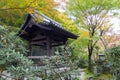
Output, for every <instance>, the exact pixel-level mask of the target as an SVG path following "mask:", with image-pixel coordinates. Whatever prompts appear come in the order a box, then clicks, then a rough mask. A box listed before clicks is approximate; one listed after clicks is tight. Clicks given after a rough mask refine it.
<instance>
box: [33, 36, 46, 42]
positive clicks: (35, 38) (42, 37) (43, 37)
mask: <svg viewBox="0 0 120 80" xmlns="http://www.w3.org/2000/svg"><path fill="white" fill-rule="evenodd" d="M45 38H46V37H45V36H41V35H37V36H36V37H34V38H32V39H31V40H32V41H40V40H43V39H45Z"/></svg>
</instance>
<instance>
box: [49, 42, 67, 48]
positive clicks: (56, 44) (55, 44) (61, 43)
mask: <svg viewBox="0 0 120 80" xmlns="http://www.w3.org/2000/svg"><path fill="white" fill-rule="evenodd" d="M64 44H66V43H65V42H57V43H52V45H51V46H52V47H56V46H60V45H64Z"/></svg>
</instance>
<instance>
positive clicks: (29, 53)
mask: <svg viewBox="0 0 120 80" xmlns="http://www.w3.org/2000/svg"><path fill="white" fill-rule="evenodd" d="M30 43H31V41H29V42H28V53H27V56H30V55H31V49H32V47H31V44H30Z"/></svg>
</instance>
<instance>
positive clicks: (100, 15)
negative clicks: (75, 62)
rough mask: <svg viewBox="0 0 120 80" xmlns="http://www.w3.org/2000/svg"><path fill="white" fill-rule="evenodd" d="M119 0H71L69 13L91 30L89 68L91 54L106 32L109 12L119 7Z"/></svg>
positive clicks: (88, 45) (82, 26)
mask: <svg viewBox="0 0 120 80" xmlns="http://www.w3.org/2000/svg"><path fill="white" fill-rule="evenodd" d="M119 3H120V1H119V0H109V1H108V0H70V2H69V14H70V15H72V16H73V17H74V19H75V23H76V24H77V25H78V26H80V27H81V28H84V29H86V30H87V31H88V32H89V39H88V43H87V47H88V69H89V70H91V66H92V64H91V62H92V61H91V56H92V54H93V50H94V47H95V45H96V43H97V41H98V40H99V39H100V37H101V36H102V35H103V34H104V31H105V30H106V29H107V28H106V24H107V25H108V23H109V20H108V17H109V16H108V15H107V14H108V12H109V10H113V9H116V8H118V7H119Z"/></svg>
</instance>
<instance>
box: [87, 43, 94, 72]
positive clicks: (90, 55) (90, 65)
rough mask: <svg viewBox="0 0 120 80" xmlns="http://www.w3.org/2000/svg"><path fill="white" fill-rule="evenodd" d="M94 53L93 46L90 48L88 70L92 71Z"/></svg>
mask: <svg viewBox="0 0 120 80" xmlns="http://www.w3.org/2000/svg"><path fill="white" fill-rule="evenodd" d="M92 53H93V46H91V45H89V46H88V70H89V71H92V59H91V57H92Z"/></svg>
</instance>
